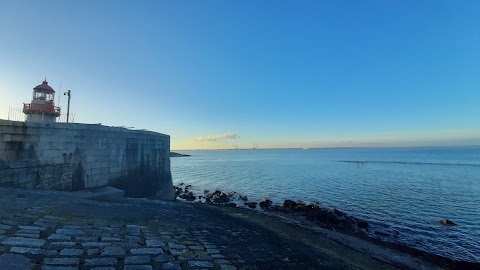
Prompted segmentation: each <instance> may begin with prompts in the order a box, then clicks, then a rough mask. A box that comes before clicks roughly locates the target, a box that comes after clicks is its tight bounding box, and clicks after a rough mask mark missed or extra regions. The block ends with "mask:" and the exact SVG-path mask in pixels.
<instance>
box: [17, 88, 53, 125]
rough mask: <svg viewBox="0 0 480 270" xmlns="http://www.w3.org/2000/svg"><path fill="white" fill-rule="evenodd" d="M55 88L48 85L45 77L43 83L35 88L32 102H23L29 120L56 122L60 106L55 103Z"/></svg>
mask: <svg viewBox="0 0 480 270" xmlns="http://www.w3.org/2000/svg"><path fill="white" fill-rule="evenodd" d="M54 98H55V90H53V88H52V87H50V85H48V82H47V80H46V79H45V80H44V81H43V82H42V84H40V85H37V86H36V87H35V88H33V97H32V102H31V103H30V104H28V103H24V104H23V113H25V114H26V115H27V119H26V121H27V122H56V119H57V117H59V116H60V107H56V106H55V103H54Z"/></svg>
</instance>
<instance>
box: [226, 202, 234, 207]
mask: <svg viewBox="0 0 480 270" xmlns="http://www.w3.org/2000/svg"><path fill="white" fill-rule="evenodd" d="M226 205H227V206H228V207H237V204H236V203H227V204H226Z"/></svg>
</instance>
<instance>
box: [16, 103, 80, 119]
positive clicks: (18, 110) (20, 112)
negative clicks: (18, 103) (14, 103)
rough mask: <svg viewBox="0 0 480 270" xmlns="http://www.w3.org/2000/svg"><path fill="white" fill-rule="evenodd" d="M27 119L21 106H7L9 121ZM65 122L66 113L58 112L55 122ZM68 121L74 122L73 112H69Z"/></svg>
mask: <svg viewBox="0 0 480 270" xmlns="http://www.w3.org/2000/svg"><path fill="white" fill-rule="evenodd" d="M26 119H27V115H26V114H25V113H23V109H22V108H15V107H9V108H8V120H11V121H25V120H26ZM66 122H67V114H66V113H63V114H60V116H59V117H57V123H66ZM69 122H70V123H75V114H74V113H70V117H69Z"/></svg>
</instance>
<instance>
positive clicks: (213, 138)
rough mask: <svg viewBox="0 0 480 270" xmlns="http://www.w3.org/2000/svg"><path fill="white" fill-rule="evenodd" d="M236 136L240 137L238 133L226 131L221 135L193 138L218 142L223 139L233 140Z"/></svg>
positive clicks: (197, 140)
mask: <svg viewBox="0 0 480 270" xmlns="http://www.w3.org/2000/svg"><path fill="white" fill-rule="evenodd" d="M236 138H238V135H237V134H235V133H225V134H220V135H210V136H204V137H197V138H194V139H193V140H194V141H196V142H216V141H221V140H233V139H236Z"/></svg>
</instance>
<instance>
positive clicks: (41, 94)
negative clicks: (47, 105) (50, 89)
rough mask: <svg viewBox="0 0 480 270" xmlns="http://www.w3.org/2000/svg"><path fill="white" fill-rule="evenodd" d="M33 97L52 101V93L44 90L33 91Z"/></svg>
mask: <svg viewBox="0 0 480 270" xmlns="http://www.w3.org/2000/svg"><path fill="white" fill-rule="evenodd" d="M33 98H34V99H37V100H47V101H53V95H52V94H47V93H44V92H35V93H34V95H33Z"/></svg>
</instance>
